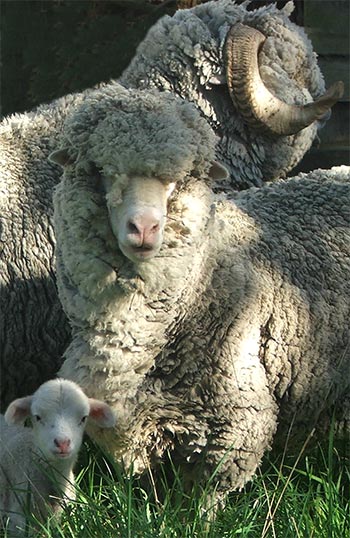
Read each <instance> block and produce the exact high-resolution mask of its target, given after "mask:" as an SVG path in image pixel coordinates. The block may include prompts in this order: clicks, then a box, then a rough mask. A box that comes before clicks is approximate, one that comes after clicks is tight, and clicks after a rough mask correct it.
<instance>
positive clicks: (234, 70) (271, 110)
mask: <svg viewBox="0 0 350 538" xmlns="http://www.w3.org/2000/svg"><path fill="white" fill-rule="evenodd" d="M265 40H266V37H265V36H264V35H263V34H262V33H261V32H259V30H257V29H256V28H252V27H250V26H246V25H244V24H241V23H237V24H235V25H234V26H232V27H231V28H230V30H229V31H228V34H227V37H226V41H225V46H224V55H225V59H224V60H225V64H226V80H227V85H228V89H229V92H230V95H231V98H232V101H233V102H234V104H235V106H236V107H237V109H238V110H239V112H240V114H241V115H242V116H243V117H244V120H245V121H246V122H247V123H248V124H249V125H251V126H252V127H254V128H256V129H264V130H269V131H271V132H272V133H274V134H277V135H292V134H295V133H298V132H299V131H301V129H304V128H305V127H307V126H308V125H311V123H313V122H314V121H315V120H319V119H321V118H322V117H323V116H325V114H327V112H328V111H329V109H330V108H331V107H332V106H333V105H334V104H335V103H336V102H337V101H338V100H339V99H340V98H341V97H342V95H343V93H344V84H343V82H341V81H338V82H336V83H335V84H333V85H332V86H331V87H330V88H329V90H328V91H326V93H325V94H324V95H322V96H321V97H319V98H318V99H316V101H314V102H312V103H308V104H306V105H289V104H287V103H284V102H283V101H281V100H280V99H278V97H276V96H275V95H274V94H273V93H271V92H270V90H269V89H268V88H267V87H266V86H265V84H264V82H263V81H262V79H261V76H260V73H259V65H258V53H259V50H260V48H261V46H262V44H263V43H264V41H265Z"/></svg>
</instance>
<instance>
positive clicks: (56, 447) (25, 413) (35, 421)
mask: <svg viewBox="0 0 350 538" xmlns="http://www.w3.org/2000/svg"><path fill="white" fill-rule="evenodd" d="M27 417H30V418H31V421H32V425H33V440H34V442H35V444H36V446H37V448H38V449H39V450H40V452H41V453H42V455H43V456H44V458H45V459H46V460H48V461H57V460H65V459H70V458H75V457H76V456H77V454H78V451H79V448H80V445H81V442H82V437H83V433H84V429H85V424H86V420H87V419H88V418H89V417H90V418H91V419H92V420H93V421H94V422H95V423H96V424H97V425H99V426H100V427H112V426H114V424H115V418H114V414H113V412H112V410H111V409H110V407H109V406H108V405H107V404H105V403H104V402H101V401H99V400H94V399H92V398H88V397H87V396H86V395H85V394H84V392H83V391H82V390H81V388H80V387H79V386H78V385H76V384H75V383H73V382H72V381H68V380H66V379H54V380H51V381H47V382H46V383H44V384H43V385H41V386H40V387H39V388H38V389H37V391H36V392H35V393H34V394H33V395H31V396H26V397H24V398H18V399H17V400H14V401H13V402H12V403H11V404H10V405H9V407H8V408H7V410H6V413H5V420H6V422H7V423H8V424H21V423H23V422H24V420H25V419H26V418H27Z"/></svg>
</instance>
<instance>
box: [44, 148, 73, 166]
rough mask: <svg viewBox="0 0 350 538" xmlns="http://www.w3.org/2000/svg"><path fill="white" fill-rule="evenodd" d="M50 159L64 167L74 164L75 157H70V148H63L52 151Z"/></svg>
mask: <svg viewBox="0 0 350 538" xmlns="http://www.w3.org/2000/svg"><path fill="white" fill-rule="evenodd" d="M49 161H51V162H52V163H55V164H59V165H60V166H62V168H63V167H64V166H66V165H67V164H72V163H73V162H74V159H72V157H70V155H69V154H68V148H63V149H58V150H56V151H53V152H52V153H50V155H49Z"/></svg>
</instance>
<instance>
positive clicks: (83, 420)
mask: <svg viewBox="0 0 350 538" xmlns="http://www.w3.org/2000/svg"><path fill="white" fill-rule="evenodd" d="M86 419H87V415H86V416H85V417H83V418H82V419H81V421H80V424H85V422H86Z"/></svg>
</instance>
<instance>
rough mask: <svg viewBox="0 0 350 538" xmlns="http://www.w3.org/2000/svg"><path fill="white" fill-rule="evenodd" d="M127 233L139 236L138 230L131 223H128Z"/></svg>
mask: <svg viewBox="0 0 350 538" xmlns="http://www.w3.org/2000/svg"><path fill="white" fill-rule="evenodd" d="M128 231H129V232H130V233H132V234H137V235H139V234H140V230H139V229H138V227H137V226H136V224H135V223H134V222H132V221H129V222H128Z"/></svg>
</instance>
